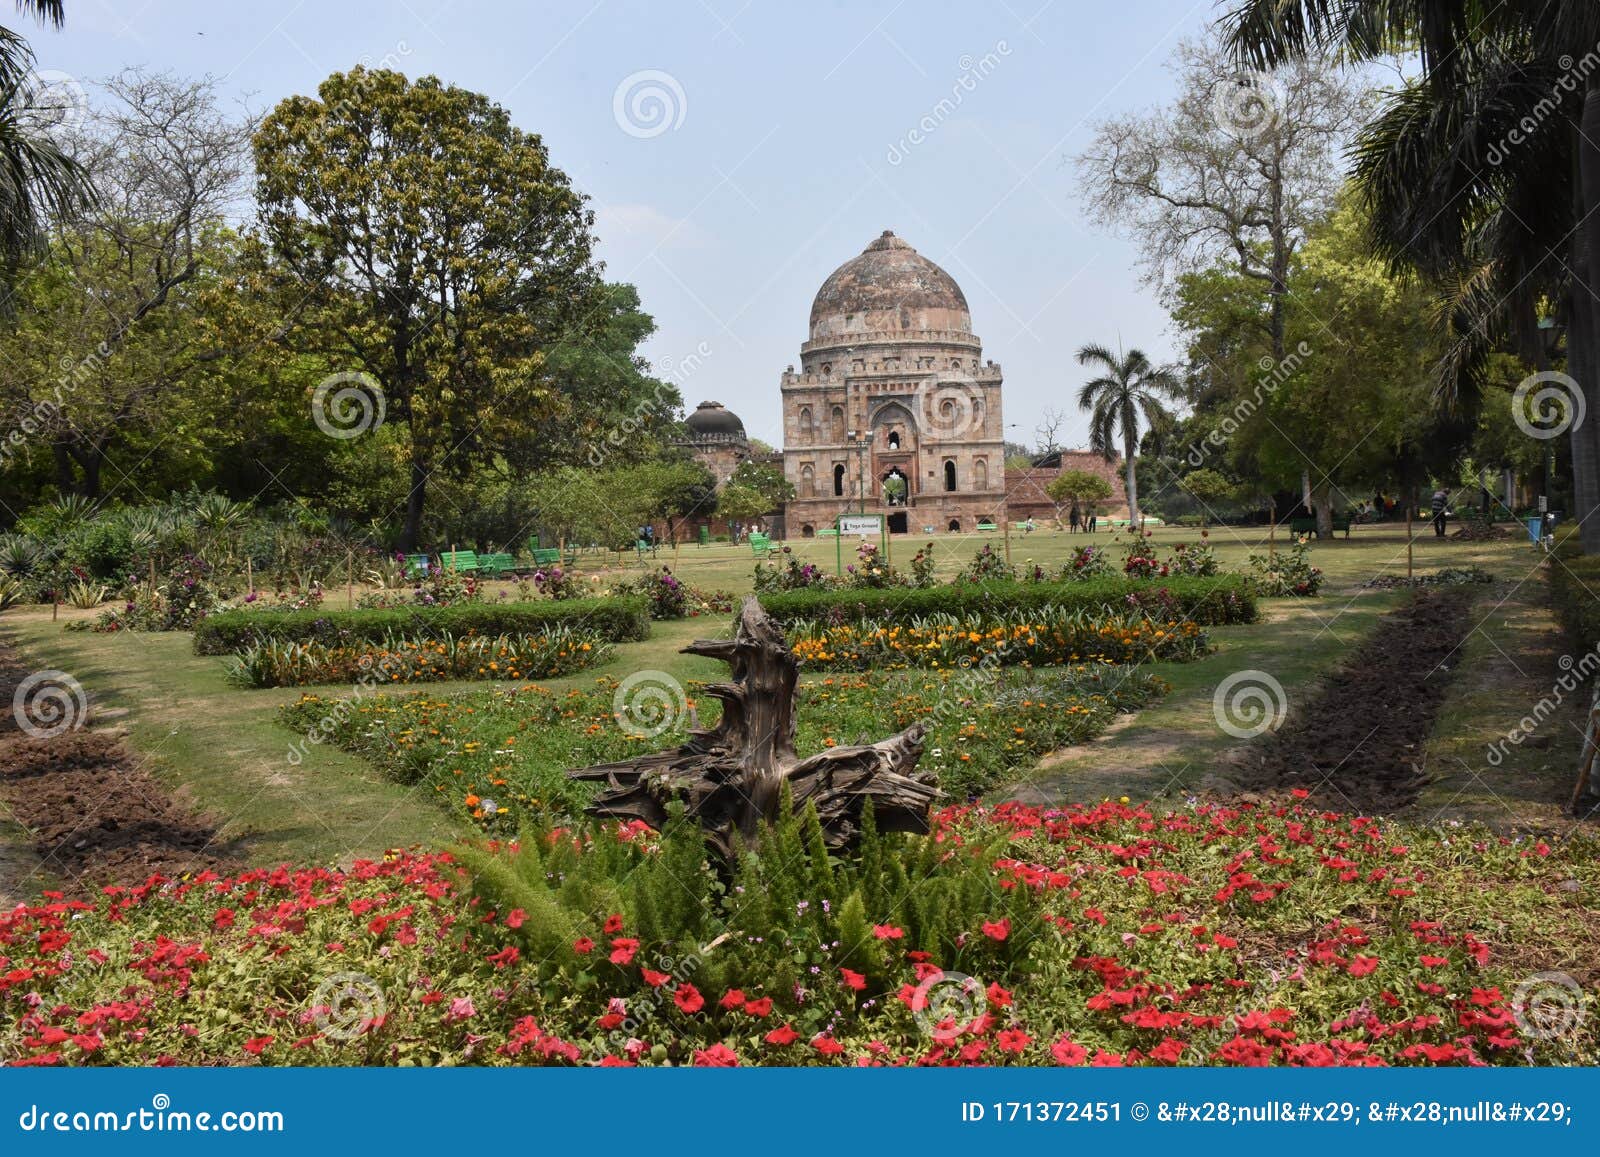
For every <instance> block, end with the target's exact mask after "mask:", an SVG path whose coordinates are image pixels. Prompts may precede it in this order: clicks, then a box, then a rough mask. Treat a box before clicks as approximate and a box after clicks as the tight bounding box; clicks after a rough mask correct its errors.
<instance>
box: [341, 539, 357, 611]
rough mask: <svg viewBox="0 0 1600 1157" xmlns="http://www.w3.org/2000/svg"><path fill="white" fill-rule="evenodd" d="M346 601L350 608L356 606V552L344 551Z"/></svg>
mask: <svg viewBox="0 0 1600 1157" xmlns="http://www.w3.org/2000/svg"><path fill="white" fill-rule="evenodd" d="M344 602H345V606H346V607H347V608H348V609H350V610H352V611H353V610H355V607H356V552H355V551H353V550H347V551H345V552H344Z"/></svg>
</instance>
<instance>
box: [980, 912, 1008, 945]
mask: <svg viewBox="0 0 1600 1157" xmlns="http://www.w3.org/2000/svg"><path fill="white" fill-rule="evenodd" d="M983 934H984V935H985V936H987V937H988V938H989V939H990V940H1004V939H1005V938H1006V937H1007V936H1010V935H1011V920H1010V918H1009V917H1008V918H1006V919H1004V920H995V921H992V922H991V921H988V920H985V921H984V923H983Z"/></svg>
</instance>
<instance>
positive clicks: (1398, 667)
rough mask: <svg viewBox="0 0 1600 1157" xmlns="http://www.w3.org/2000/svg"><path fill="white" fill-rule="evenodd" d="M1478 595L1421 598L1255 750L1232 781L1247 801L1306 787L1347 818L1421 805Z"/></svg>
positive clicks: (1383, 626) (1388, 620) (1455, 591)
mask: <svg viewBox="0 0 1600 1157" xmlns="http://www.w3.org/2000/svg"><path fill="white" fill-rule="evenodd" d="M1472 595H1473V592H1472V590H1471V589H1470V588H1459V587H1456V588H1441V589H1429V590H1423V591H1422V592H1420V593H1419V594H1418V595H1417V597H1416V599H1414V600H1413V601H1412V602H1410V603H1409V604H1407V605H1406V606H1404V607H1400V608H1399V609H1397V610H1394V611H1391V612H1390V613H1389V614H1387V615H1385V616H1384V617H1383V619H1382V620H1381V621H1380V622H1379V624H1378V628H1377V630H1376V631H1374V632H1373V634H1372V636H1371V638H1370V639H1369V640H1368V641H1367V643H1366V644H1365V645H1364V646H1362V647H1361V648H1360V649H1359V650H1358V651H1357V652H1356V653H1355V654H1354V655H1353V656H1352V657H1351V658H1350V659H1349V660H1348V661H1347V662H1346V663H1345V664H1344V665H1343V666H1342V667H1341V668H1340V669H1339V670H1338V671H1337V672H1336V673H1335V674H1334V675H1332V676H1331V677H1329V679H1328V680H1327V681H1326V683H1325V684H1324V687H1323V690H1322V692H1321V693H1320V694H1319V695H1318V697H1317V698H1316V699H1315V700H1314V701H1313V702H1312V703H1309V704H1306V705H1304V706H1303V707H1302V706H1301V705H1299V704H1296V705H1295V708H1296V709H1295V711H1294V713H1293V715H1292V716H1291V717H1290V719H1289V720H1288V721H1287V722H1286V723H1285V724H1284V726H1283V727H1282V728H1281V729H1279V730H1278V731H1277V732H1275V733H1274V734H1272V735H1269V736H1267V737H1265V738H1264V739H1262V740H1259V741H1257V742H1256V743H1254V744H1252V745H1251V746H1250V747H1249V748H1248V749H1246V751H1245V752H1244V754H1243V755H1242V756H1241V758H1240V760H1239V763H1238V766H1237V767H1235V768H1234V769H1233V770H1232V774H1231V775H1230V778H1231V779H1232V780H1233V781H1234V782H1235V783H1236V784H1237V785H1238V786H1239V787H1240V788H1242V789H1243V790H1245V791H1247V792H1261V793H1274V792H1282V791H1287V790H1290V789H1294V788H1302V789H1305V790H1307V791H1309V792H1310V793H1311V795H1312V796H1313V797H1314V798H1316V799H1317V800H1319V801H1320V802H1323V803H1325V804H1326V805H1327V806H1328V807H1330V808H1337V809H1338V810H1340V811H1357V812H1362V813H1366V814H1378V813H1385V812H1395V811H1399V810H1401V809H1403V808H1405V807H1407V806H1409V805H1410V804H1412V803H1414V802H1415V801H1416V798H1417V795H1418V792H1419V791H1420V789H1421V788H1422V785H1423V784H1424V783H1425V782H1426V776H1425V774H1424V773H1423V771H1422V769H1421V767H1420V766H1419V765H1418V755H1419V753H1420V752H1421V750H1422V744H1423V741H1424V740H1426V739H1427V737H1428V733H1429V731H1430V730H1431V729H1432V727H1433V721H1434V719H1435V717H1436V716H1437V715H1438V713H1439V707H1440V704H1441V703H1442V702H1443V700H1444V695H1445V691H1446V690H1447V689H1448V686H1449V683H1450V679H1451V677H1452V675H1453V673H1454V669H1455V667H1456V666H1457V664H1458V663H1459V661H1460V656H1459V653H1458V648H1459V646H1460V644H1461V641H1462V639H1463V638H1465V636H1466V634H1467V632H1468V631H1469V630H1470V629H1471V626H1472V622H1471V617H1470V608H1471V605H1472Z"/></svg>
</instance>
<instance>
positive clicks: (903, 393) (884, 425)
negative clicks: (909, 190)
mask: <svg viewBox="0 0 1600 1157" xmlns="http://www.w3.org/2000/svg"><path fill="white" fill-rule="evenodd" d="M1000 384H1001V373H1000V367H999V366H997V365H995V364H994V362H992V361H990V362H985V361H984V360H983V346H982V343H980V342H979V340H978V338H977V336H976V335H974V334H973V332H972V318H971V315H970V314H969V313H968V311H967V299H966V296H965V295H964V294H963V293H962V292H961V287H960V286H958V285H957V284H956V283H955V280H954V279H953V278H952V277H951V276H950V275H949V274H948V273H946V272H945V271H944V270H943V269H941V268H939V266H937V265H935V264H934V263H933V262H932V261H929V260H928V259H927V258H926V257H923V256H922V255H921V254H919V253H918V252H917V251H916V250H915V249H913V248H911V246H910V245H907V244H906V243H905V242H904V241H902V240H900V238H898V237H896V236H895V235H894V234H893V233H891V232H888V231H885V232H884V234H883V235H882V236H881V237H879V238H878V239H877V240H875V241H873V242H872V243H871V244H870V245H868V246H867V248H866V249H865V250H864V251H863V252H862V253H861V254H860V255H859V256H857V257H854V258H852V259H851V260H849V261H847V262H845V263H844V264H843V265H841V266H840V267H839V268H838V269H836V270H835V271H834V272H833V274H832V275H831V276H830V277H829V278H828V279H827V281H825V282H823V285H822V288H821V289H820V290H818V292H817V296H816V300H815V301H814V302H813V303H812V306H811V332H810V335H809V339H808V340H807V341H806V343H805V344H804V345H802V346H801V347H800V369H799V371H798V372H796V371H795V368H794V367H793V366H790V367H789V368H788V370H787V371H785V373H784V374H783V378H782V383H781V389H782V393H783V469H784V474H785V476H786V477H787V478H788V479H789V482H790V483H791V484H792V485H793V486H794V488H795V495H796V497H795V499H794V500H793V501H792V502H790V503H788V505H787V508H786V510H785V512H784V514H785V518H784V522H785V528H786V530H787V533H788V535H789V537H792V538H799V537H806V536H809V535H812V534H814V533H815V532H816V531H819V530H822V529H825V528H827V527H830V526H832V525H833V522H834V519H835V518H836V517H837V516H838V515H840V514H842V513H853V512H855V511H857V510H860V509H863V508H864V509H865V510H866V511H867V512H868V513H880V514H883V515H885V516H886V517H887V519H888V523H889V528H890V530H891V531H892V532H894V533H914V534H920V533H925V532H939V531H947V530H950V531H955V530H960V531H970V530H972V529H973V528H974V527H975V526H976V525H977V524H978V522H980V521H985V520H991V519H992V520H995V521H999V520H1000V519H1002V518H1004V517H1005V514H1006V508H1005V502H1006V492H1005V481H1006V469H1005V424H1004V419H1003V417H1002V413H1001V408H1000Z"/></svg>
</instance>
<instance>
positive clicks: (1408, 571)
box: [1406, 488, 1415, 579]
mask: <svg viewBox="0 0 1600 1157" xmlns="http://www.w3.org/2000/svg"><path fill="white" fill-rule="evenodd" d="M1412 497H1413V495H1412V492H1411V490H1410V488H1407V490H1406V578H1407V579H1409V578H1410V577H1411V542H1412V535H1411V508H1412V506H1414V505H1415V503H1414V502H1413V501H1412Z"/></svg>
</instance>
